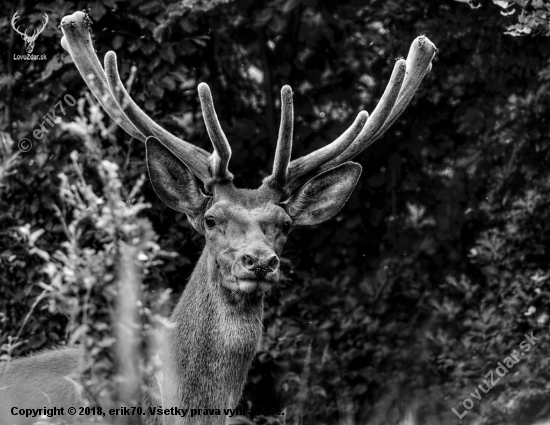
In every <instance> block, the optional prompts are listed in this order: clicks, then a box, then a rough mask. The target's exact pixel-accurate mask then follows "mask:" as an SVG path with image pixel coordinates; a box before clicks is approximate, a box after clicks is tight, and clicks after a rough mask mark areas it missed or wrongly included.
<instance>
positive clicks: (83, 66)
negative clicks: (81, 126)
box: [61, 12, 232, 182]
mask: <svg viewBox="0 0 550 425" xmlns="http://www.w3.org/2000/svg"><path fill="white" fill-rule="evenodd" d="M90 25H91V21H90V19H89V18H88V16H87V15H86V14H85V13H83V12H75V13H73V14H72V15H69V16H65V17H64V18H63V19H62V20H61V30H62V31H63V38H62V39H61V45H62V46H63V48H64V49H65V50H67V51H68V52H69V54H70V55H71V57H72V59H73V61H74V63H75V65H76V67H77V69H78V71H79V72H80V74H81V75H82V78H83V79H84V81H85V82H86V84H87V85H88V87H89V88H90V90H91V91H92V93H93V94H94V95H95V97H96V98H97V100H98V101H99V103H100V104H101V106H102V107H103V109H105V111H106V112H107V113H108V114H109V116H110V117H111V118H112V119H113V120H114V121H115V122H117V123H118V125H120V127H122V129H124V131H126V132H127V133H128V134H129V135H130V136H132V137H134V138H136V139H139V140H141V141H142V142H145V140H146V139H147V137H149V136H154V137H156V138H158V139H159V140H160V142H161V143H162V144H163V145H164V146H166V148H168V149H169V150H170V151H172V152H173V153H174V154H175V155H176V156H177V157H178V158H179V159H180V160H181V161H182V162H183V163H184V164H185V165H186V166H187V167H188V168H189V170H190V171H191V172H192V173H193V174H194V175H195V176H197V177H198V178H199V179H201V180H202V181H203V182H210V181H211V180H212V178H215V179H219V178H222V179H229V180H230V179H231V177H232V176H231V174H230V173H229V172H228V171H227V163H228V162H229V157H230V156H231V149H230V147H229V144H228V143H227V139H226V138H225V136H224V135H223V132H222V130H221V127H220V125H219V122H218V120H217V117H216V114H215V112H214V106H213V104H212V97H211V95H210V90H209V89H208V86H207V85H206V84H204V83H202V84H201V85H200V86H199V94H200V95H201V105H202V109H203V115H204V118H205V121H206V126H207V130H208V133H209V135H210V137H211V139H212V144H213V145H214V153H213V154H212V155H209V154H208V152H206V151H205V150H204V149H201V148H199V147H198V146H194V145H192V144H190V143H188V142H185V141H183V140H181V139H180V138H178V137H176V136H174V135H173V134H172V133H170V132H168V131H166V130H165V129H164V128H162V127H161V126H159V125H158V124H157V123H155V122H154V121H153V120H152V119H151V118H149V117H148V116H147V114H145V112H143V110H142V109H141V108H140V107H139V106H137V104H136V103H135V102H134V101H133V100H132V98H131V97H130V95H129V94H128V92H127V91H126V89H125V88H124V85H123V84H122V81H121V80H120V76H119V74H118V69H117V64H116V54H115V53H114V52H113V51H110V52H107V54H106V55H105V71H104V70H103V68H102V67H101V64H100V62H99V60H98V58H97V55H96V54H95V52H94V48H93V45H92V40H91V37H90Z"/></svg>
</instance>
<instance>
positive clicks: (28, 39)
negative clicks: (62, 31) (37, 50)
mask: <svg viewBox="0 0 550 425" xmlns="http://www.w3.org/2000/svg"><path fill="white" fill-rule="evenodd" d="M18 19H19V11H16V12H15V14H14V15H13V18H12V19H11V26H12V27H13V29H14V30H15V32H16V33H17V34H19V35H20V36H21V38H22V39H23V40H25V50H26V51H27V53H32V51H33V50H34V42H35V41H36V39H37V38H38V36H39V35H40V33H41V32H42V31H44V28H46V25H48V20H49V19H48V15H46V14H45V13H44V21H43V24H44V25H43V26H42V28H41V29H40V30H34V31H33V33H32V35H28V34H27V30H25V32H21V31H19V27H16V25H17V20H18Z"/></svg>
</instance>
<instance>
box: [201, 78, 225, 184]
mask: <svg viewBox="0 0 550 425" xmlns="http://www.w3.org/2000/svg"><path fill="white" fill-rule="evenodd" d="M198 90H199V99H200V101H201V108H202V115H203V118H204V124H205V125H206V131H207V132H208V136H209V137H210V140H211V142H212V145H213V146H214V152H213V153H212V156H211V157H210V166H211V174H212V177H214V178H215V179H217V180H232V179H233V175H232V174H231V173H230V172H229V169H228V165H229V160H230V159H231V146H229V142H228V141H227V138H226V137H225V134H224V132H223V130H222V127H221V125H220V122H219V120H218V116H217V115H216V110H215V109H214V102H213V100H212V93H210V88H209V87H208V84H206V83H200V84H199V87H198Z"/></svg>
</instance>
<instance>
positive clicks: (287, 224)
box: [282, 221, 292, 235]
mask: <svg viewBox="0 0 550 425" xmlns="http://www.w3.org/2000/svg"><path fill="white" fill-rule="evenodd" d="M291 227H292V223H291V222H290V221H285V222H284V223H283V227H282V231H283V233H284V234H285V235H287V234H288V233H289V232H290V228H291Z"/></svg>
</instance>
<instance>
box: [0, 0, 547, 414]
mask: <svg viewBox="0 0 550 425" xmlns="http://www.w3.org/2000/svg"><path fill="white" fill-rule="evenodd" d="M85 8H86V9H87V10H88V13H89V15H90V18H91V19H92V21H93V26H92V32H93V35H94V42H95V47H96V49H97V53H98V56H99V57H100V60H102V59H103V56H104V54H105V53H106V52H107V51H108V50H115V51H116V53H117V55H118V65H119V71H120V74H121V76H122V80H123V81H125V82H126V81H127V82H128V84H129V86H130V87H131V94H132V96H133V98H134V99H135V100H136V102H137V103H138V104H139V105H140V106H141V107H142V108H143V109H144V110H145V111H146V112H147V113H148V114H150V116H152V117H153V118H154V119H155V120H156V121H157V122H158V123H159V124H161V125H162V126H164V127H166V128H167V129H169V130H170V131H172V132H174V133H176V134H178V135H180V136H181V137H182V138H184V139H185V140H187V141H189V142H191V143H195V144H197V145H199V146H201V147H203V148H205V149H208V150H211V147H210V142H209V140H208V136H207V134H206V129H205V127H204V124H203V121H202V115H201V111H200V105H199V101H198V94H197V89H196V87H197V85H198V83H200V82H201V81H205V82H207V83H208V84H209V85H210V87H211V89H212V92H213V96H214V102H215V105H216V109H217V111H218V115H219V118H220V121H221V124H222V127H223V128H224V131H225V133H226V135H227V137H228V139H229V141H230V143H231V145H232V149H233V152H234V154H233V158H232V160H231V165H230V167H231V170H232V171H233V173H234V174H235V176H236V184H237V185H238V186H241V187H255V186H258V185H259V184H260V182H261V180H262V178H263V177H265V176H266V175H267V173H268V171H269V169H270V167H271V163H272V158H273V154H274V147H275V141H276V136H277V135H276V132H277V129H278V125H279V123H278V120H279V114H280V109H279V107H280V102H279V92H280V89H281V87H282V86H283V85H284V84H290V85H291V86H292V88H293V90H294V105H295V138H294V151H293V158H296V157H298V156H301V155H303V154H305V153H307V152H310V151H312V150H313V149H316V148H318V147H320V146H323V145H325V144H327V143H329V142H330V141H332V140H334V139H335V138H336V137H338V136H339V135H340V134H341V133H342V132H343V131H344V130H345V129H346V128H347V126H349V125H350V124H351V122H352V121H353V119H354V118H355V116H356V115H357V113H358V112H359V111H360V110H361V109H365V110H367V111H369V112H370V111H372V110H373V109H374V107H375V106H376V103H377V100H378V99H379V97H380V96H381V94H382V92H383V90H384V88H385V86H386V83H387V81H388V79H389V76H390V73H391V70H392V68H393V64H394V61H395V60H396V59H397V58H399V57H404V56H406V54H407V52H408V49H409V46H410V44H411V42H412V41H413V39H414V38H415V37H416V36H418V35H421V34H425V35H426V36H428V37H429V38H430V39H431V40H432V41H433V42H434V43H435V45H436V46H437V47H438V49H439V52H438V54H437V55H436V57H435V59H434V62H433V69H432V71H431V72H430V73H429V74H428V75H427V76H426V77H425V79H424V81H423V82H422V84H421V86H420V88H419V90H418V92H417V94H416V95H415V97H414V98H413V101H412V102H411V104H410V105H409V107H408V108H407V109H406V111H405V112H404V113H403V115H402V116H401V117H400V118H399V119H398V120H397V122H396V123H395V124H394V125H393V126H392V127H391V128H390V130H389V131H388V132H387V133H386V135H385V136H383V137H382V138H381V139H380V140H379V141H377V142H376V143H375V144H374V145H373V146H371V147H370V148H369V149H367V150H366V151H364V152H363V153H362V154H361V155H360V156H359V157H357V159H356V160H357V161H358V162H360V163H361V165H362V166H363V173H362V176H361V180H360V182H359V184H358V186H357V188H356V189H355V191H354V193H353V195H352V197H351V198H350V200H349V202H348V203H347V205H346V206H345V208H344V209H343V210H342V211H341V212H340V213H339V214H338V216H337V217H336V218H335V219H333V220H331V221H329V222H327V223H324V224H321V225H319V226H314V227H311V228H299V229H297V230H295V231H294V232H293V234H292V235H291V237H290V239H289V243H288V245H287V247H286V251H285V257H286V261H285V263H284V264H285V282H284V284H283V285H282V286H281V287H280V288H278V289H277V290H276V291H274V293H273V294H271V296H269V298H268V299H267V307H266V313H265V320H264V326H265V333H264V338H263V341H262V345H261V349H260V350H259V352H258V354H257V356H256V359H255V361H254V364H253V368H252V370H251V371H250V374H249V379H248V384H247V387H246V390H245V394H244V397H243V401H242V402H241V405H242V406H248V407H254V408H259V407H274V408H277V409H284V408H286V409H287V410H286V412H287V415H286V421H287V422H288V423H296V424H298V423H303V424H323V423H325V424H336V423H338V424H346V425H351V424H355V423H357V424H365V423H368V424H370V423H381V422H382V421H383V419H382V418H385V419H384V420H387V423H392V422H394V421H396V420H398V418H399V417H401V416H402V415H403V413H404V412H405V411H406V410H407V409H408V408H410V407H411V406H413V408H414V409H413V410H414V411H415V412H416V414H417V416H418V418H419V419H420V420H421V422H422V421H426V420H428V419H429V418H432V420H436V421H438V422H439V423H458V418H457V417H456V416H455V415H454V414H453V413H452V412H451V408H455V409H457V411H459V412H462V411H464V410H465V409H464V408H463V407H462V401H463V400H464V399H465V398H467V397H469V398H472V397H471V396H469V394H470V393H471V392H472V391H473V390H474V389H475V387H476V386H477V385H478V384H480V383H483V379H484V376H485V374H486V373H487V372H489V371H490V370H494V369H495V368H496V367H497V363H498V362H501V361H503V359H504V358H505V357H506V356H508V355H509V353H511V352H512V350H514V349H518V347H519V344H520V343H521V342H522V341H523V340H525V336H524V335H525V334H528V335H529V334H531V333H532V332H533V334H534V335H535V336H536V337H538V338H540V341H539V342H538V343H537V345H536V346H535V347H533V348H532V349H531V350H530V351H529V353H527V355H526V356H525V357H523V358H522V359H521V362H520V363H519V364H517V365H516V366H515V367H514V368H513V369H512V370H510V371H509V373H508V374H506V376H505V377H504V378H503V379H502V380H501V381H500V382H499V384H498V385H497V386H496V387H495V388H493V389H491V390H490V391H489V392H488V393H487V394H483V393H482V400H481V401H477V400H474V401H475V406H474V407H473V409H471V410H470V411H468V414H467V415H466V416H465V417H464V419H463V422H464V423H485V424H509V423H510V424H516V423H525V424H530V423H534V422H535V421H536V420H537V419H538V418H541V417H548V416H550V411H549V407H550V386H549V373H550V372H549V369H548V365H549V355H548V353H549V337H548V327H549V317H550V316H549V312H548V307H549V306H550V292H549V283H550V266H549V254H550V214H549V211H550V91H549V86H550V61H549V58H550V38H549V37H548V35H549V34H550V30H549V18H548V17H549V10H550V6H549V2H547V1H542V0H538V1H524V0H518V1H515V2H509V3H508V2H506V1H488V0H487V1H481V2H479V1H473V2H470V3H468V2H466V1H460V2H459V1H451V0H448V1H433V0H418V1H395V0H383V1H379V0H363V1H359V0H347V1H339V0H324V1H321V0H271V1H266V0H260V1H253V0H233V1H226V0H223V1H219V0H216V1H205V0H204V1H201V0H184V1H169V0H166V1H148V0H130V1H116V0H98V1H89V2H64V1H53V2H40V3H38V2H37V3H34V2H32V1H19V2H8V1H5V0H0V10H2V12H0V34H1V37H0V54H1V58H2V59H1V62H0V130H1V131H2V136H3V137H2V139H1V140H2V143H0V347H1V350H0V355H1V356H2V357H1V359H3V360H7V358H8V357H10V356H12V357H17V356H21V355H25V354H27V353H31V352H36V351H38V350H42V349H46V348H50V347H55V346H59V345H61V344H65V343H75V342H80V343H81V344H84V345H87V346H88V347H91V349H92V352H93V354H94V355H98V356H101V355H104V356H106V358H109V354H108V353H109V349H110V347H111V346H112V344H113V337H112V331H111V326H110V320H111V318H112V316H113V313H112V307H111V305H112V302H113V301H114V299H115V295H116V284H117V280H118V278H119V277H120V275H121V273H122V272H121V270H122V269H123V268H124V267H123V266H121V261H120V255H121V249H122V248H121V247H122V246H123V245H124V246H127V245H129V246H132V247H133V248H134V249H135V253H136V255H135V262H136V264H138V269H137V274H138V275H139V277H135V279H136V281H139V280H141V281H142V285H143V290H144V307H143V309H142V311H141V313H142V318H143V321H144V335H145V337H146V334H147V332H148V331H150V330H151V329H152V328H153V327H154V323H156V322H155V321H158V320H160V319H159V316H162V315H167V314H168V313H169V312H170V309H171V307H172V306H173V305H174V303H175V302H176V300H177V297H178V295H179V293H180V292H181V291H182V290H183V289H184V287H185V283H186V279H187V277H188V276H189V275H190V273H191V271H192V268H193V265H194V263H195V261H196V260H197V258H198V255H199V253H200V251H201V249H202V244H203V240H202V237H200V235H198V234H197V233H196V232H195V231H194V230H193V229H192V227H191V226H190V225H189V223H188V222H187V220H186V218H185V216H184V215H183V214H180V213H177V212H175V211H172V210H170V209H168V208H167V207H165V206H164V205H163V204H162V202H161V201H160V200H159V199H157V197H156V196H155V194H154V192H153V190H152V188H151V185H150V183H149V181H148V179H147V178H146V166H145V152H144V145H143V144H142V143H141V142H139V141H136V140H131V138H130V136H128V135H126V134H125V133H124V132H123V131H122V130H120V129H118V128H117V127H116V125H114V124H113V123H112V122H111V121H110V120H109V119H108V117H106V116H104V115H103V113H102V111H101V109H100V107H99V106H98V104H97V102H96V101H95V99H93V98H92V97H91V96H90V95H89V92H88V90H87V88H86V87H85V85H84V83H83V81H82V78H81V77H80V75H79V74H78V72H77V70H76V68H75V66H74V65H73V63H72V61H71V59H70V57H69V55H68V54H67V53H66V52H65V51H64V50H63V49H62V47H61V44H60V39H61V36H62V34H61V30H60V29H59V28H58V25H59V23H60V20H61V18H62V17H63V16H65V15H67V14H70V13H73V12H75V11H77V10H82V9H85ZM16 10H19V13H20V15H21V18H20V20H19V24H20V25H21V28H22V29H23V28H32V26H33V25H35V24H36V26H37V27H38V25H39V24H38V20H39V19H40V17H41V15H42V14H43V13H44V12H46V13H47V14H48V15H49V23H48V25H47V27H46V29H45V30H44V31H43V33H42V34H41V35H40V36H39V37H38V39H37V41H36V46H35V48H34V52H33V53H34V54H37V55H42V54H45V55H46V56H47V60H43V61H18V60H14V59H13V56H14V54H24V53H25V50H24V43H23V40H22V39H21V38H20V37H19V36H18V35H17V34H16V33H15V32H14V31H13V30H12V28H11V17H12V16H13V14H14V13H15V11H16ZM29 32H30V31H29ZM134 66H135V69H134V70H133V69H132V67H134ZM66 95H70V96H72V97H73V98H74V99H76V101H77V103H76V104H75V105H74V106H71V105H70V104H69V103H71V102H69V101H68V100H67V99H69V100H70V98H69V97H67V96H66ZM60 107H63V109H64V114H63V113H61V109H60ZM52 111H56V115H57V117H58V119H57V120H56V121H55V122H54V124H55V125H54V126H53V127H52V126H50V125H49V124H48V123H46V124H44V126H45V128H46V129H48V130H49V131H48V132H47V133H46V134H45V135H44V136H43V137H42V138H41V139H36V138H35V137H34V136H33V130H35V129H36V128H39V127H40V125H41V123H43V122H44V120H45V116H46V114H47V113H51V112H52ZM22 138H27V139H29V140H30V141H31V143H32V147H31V148H30V150H28V151H27V152H22V151H21V150H20V149H18V141H19V140H20V139H22ZM19 147H20V148H22V150H27V148H28V146H27V145H25V142H23V145H21V144H19ZM122 274H123V273H122ZM145 337H144V338H145ZM94 350H95V351H94ZM252 419H254V420H255V421H256V422H257V423H283V422H282V419H281V416H272V417H256V418H252ZM240 420H241V421H242V422H241V423H247V422H246V420H245V419H244V418H241V419H240Z"/></svg>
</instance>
